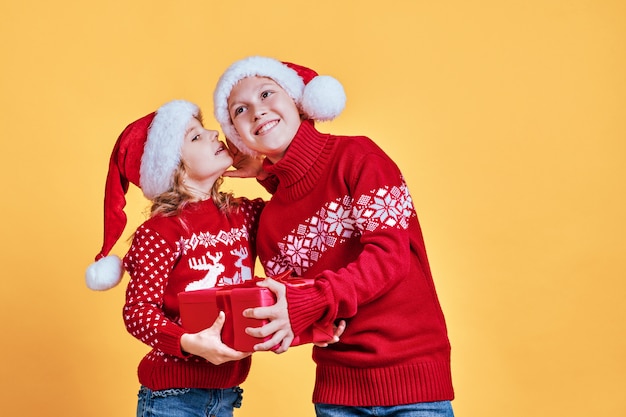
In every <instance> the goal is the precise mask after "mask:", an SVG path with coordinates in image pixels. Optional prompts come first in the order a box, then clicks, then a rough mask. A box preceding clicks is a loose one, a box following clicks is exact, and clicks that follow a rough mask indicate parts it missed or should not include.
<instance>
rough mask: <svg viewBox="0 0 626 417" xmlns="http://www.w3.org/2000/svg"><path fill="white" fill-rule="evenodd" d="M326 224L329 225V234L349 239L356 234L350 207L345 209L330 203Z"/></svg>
mask: <svg viewBox="0 0 626 417" xmlns="http://www.w3.org/2000/svg"><path fill="white" fill-rule="evenodd" d="M324 222H325V223H326V224H328V232H329V233H330V234H334V235H336V236H337V237H340V238H348V237H350V236H352V234H353V233H354V220H353V219H350V206H348V207H344V206H343V205H339V204H337V203H335V202H333V203H330V204H329V206H328V211H327V212H326V218H325V219H324Z"/></svg>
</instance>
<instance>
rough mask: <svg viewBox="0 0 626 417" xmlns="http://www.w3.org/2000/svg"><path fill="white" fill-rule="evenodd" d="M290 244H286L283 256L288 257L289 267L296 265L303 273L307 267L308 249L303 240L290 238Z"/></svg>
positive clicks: (305, 241) (305, 240)
mask: <svg viewBox="0 0 626 417" xmlns="http://www.w3.org/2000/svg"><path fill="white" fill-rule="evenodd" d="M290 240H291V242H287V244H286V245H285V246H286V252H285V254H286V255H287V256H288V257H289V264H290V265H297V266H299V267H300V268H303V269H304V270H305V271H306V270H307V269H308V267H309V255H308V253H309V247H308V245H307V242H310V241H309V240H307V239H305V238H297V237H295V236H292V239H290Z"/></svg>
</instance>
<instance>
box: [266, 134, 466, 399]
mask: <svg viewBox="0 0 626 417" xmlns="http://www.w3.org/2000/svg"><path fill="white" fill-rule="evenodd" d="M265 169H266V171H267V172H269V173H270V174H273V175H274V176H275V177H276V178H277V179H278V186H277V188H276V190H275V192H274V194H273V196H272V199H271V200H270V201H269V202H268V203H267V204H266V206H265V209H264V210H263V213H262V215H261V223H260V228H259V233H258V236H257V250H258V254H259V258H260V260H261V263H262V264H263V266H264V268H265V272H266V274H267V276H272V275H275V274H278V273H280V272H282V271H284V270H286V269H292V270H293V271H294V272H295V274H297V275H299V276H303V277H308V278H315V280H316V281H315V285H314V286H313V287H312V288H308V289H303V288H292V287H288V288H287V304H288V310H289V317H290V322H291V326H292V330H293V331H294V333H295V334H298V333H299V332H300V331H302V330H303V329H304V328H306V327H308V326H309V325H311V324H312V323H314V322H320V323H328V322H333V321H336V320H338V319H345V320H346V321H347V327H346V330H345V332H344V334H343V335H342V336H341V339H340V341H339V342H338V343H336V344H332V345H330V346H328V347H326V348H318V347H314V348H313V359H314V360H315V362H316V364H317V371H316V372H317V376H316V381H315V389H314V393H313V401H314V402H315V403H330V404H340V405H348V406H390V405H397V404H408V403H416V402H429V401H441V400H451V399H452V398H453V396H454V394H453V388H452V381H451V372H450V344H449V341H448V336H447V330H446V324H445V320H444V316H443V313H442V310H441V307H440V304H439V301H438V297H437V294H436V291H435V286H434V284H433V279H432V277H431V271H430V267H429V263H428V259H427V256H426V249H425V246H424V241H423V238H422V232H421V229H420V225H419V222H418V219H417V216H416V213H415V209H414V206H413V202H412V198H411V195H410V194H409V190H408V188H407V185H406V184H405V181H404V179H403V177H402V175H401V173H400V171H399V169H398V167H397V166H396V164H395V163H394V162H393V161H392V160H391V159H390V158H389V157H388V156H387V155H386V154H385V153H384V152H383V151H382V150H381V149H380V148H379V147H378V146H377V145H375V144H374V142H372V141H371V140H370V139H368V138H367V137H362V136H361V137H346V136H343V137H340V136H334V135H329V134H322V133H320V132H318V131H317V130H316V129H315V127H314V126H313V125H312V124H311V123H310V122H303V123H302V124H301V127H300V129H299V131H298V133H297V135H296V136H295V138H294V139H293V141H292V143H291V145H290V147H289V148H288V150H287V152H286V154H285V156H284V157H283V159H281V160H280V161H278V162H277V163H276V164H271V163H270V162H268V161H266V162H265Z"/></svg>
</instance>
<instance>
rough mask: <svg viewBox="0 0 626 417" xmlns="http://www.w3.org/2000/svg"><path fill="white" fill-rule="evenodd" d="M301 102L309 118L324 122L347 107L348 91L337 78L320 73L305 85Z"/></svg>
mask: <svg viewBox="0 0 626 417" xmlns="http://www.w3.org/2000/svg"><path fill="white" fill-rule="evenodd" d="M300 104H301V107H302V110H303V111H304V114H305V115H307V116H308V117H309V118H311V119H313V120H319V121H322V122H323V121H327V120H332V119H334V118H335V117H337V116H339V114H341V112H342V111H343V109H344V108H345V107H346V93H345V92H344V91H343V86H342V85H341V83H340V82H339V81H337V80H336V79H335V78H333V77H330V76H328V75H318V76H317V77H315V78H313V79H312V80H311V81H309V83H308V84H307V85H306V87H304V94H303V95H302V102H301V103H300Z"/></svg>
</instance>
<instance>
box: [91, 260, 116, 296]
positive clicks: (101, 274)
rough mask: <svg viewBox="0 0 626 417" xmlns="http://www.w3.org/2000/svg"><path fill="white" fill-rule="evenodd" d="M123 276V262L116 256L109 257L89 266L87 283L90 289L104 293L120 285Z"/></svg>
mask: <svg viewBox="0 0 626 417" xmlns="http://www.w3.org/2000/svg"><path fill="white" fill-rule="evenodd" d="M123 274H124V268H123V266H122V260H121V259H120V258H119V257H117V256H115V255H109V256H106V257H104V258H101V259H99V260H98V261H97V262H94V263H92V264H91V265H89V267H88V268H87V271H86V272H85V281H86V282H87V287H89V288H90V289H92V290H95V291H104V290H109V289H111V288H113V287H115V286H116V285H117V284H119V283H120V281H121V280H122V275H123Z"/></svg>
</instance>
